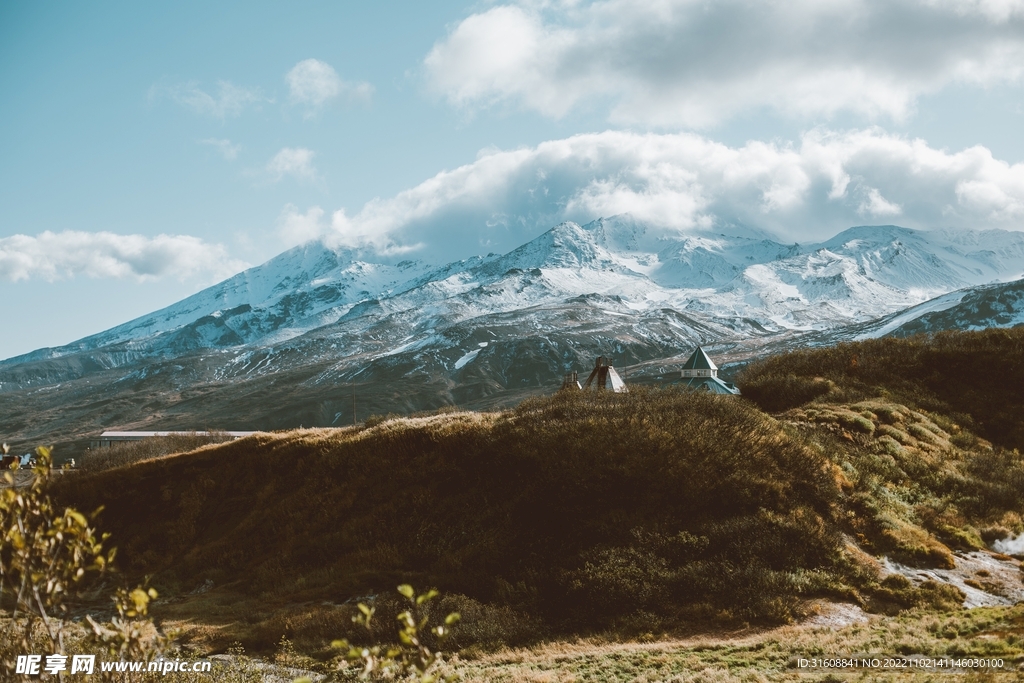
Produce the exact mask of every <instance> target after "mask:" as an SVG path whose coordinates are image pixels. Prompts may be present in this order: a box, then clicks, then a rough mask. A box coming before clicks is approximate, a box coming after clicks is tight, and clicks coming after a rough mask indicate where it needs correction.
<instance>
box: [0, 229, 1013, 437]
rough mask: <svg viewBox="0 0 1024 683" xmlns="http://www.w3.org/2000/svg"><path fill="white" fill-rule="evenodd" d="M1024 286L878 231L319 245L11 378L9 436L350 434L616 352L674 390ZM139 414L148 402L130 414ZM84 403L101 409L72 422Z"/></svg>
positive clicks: (1000, 265)
mask: <svg viewBox="0 0 1024 683" xmlns="http://www.w3.org/2000/svg"><path fill="white" fill-rule="evenodd" d="M1022 275H1024V235H1022V234H1021V233H1014V232H1006V231H996V230H993V231H980V232H960V233H948V232H924V231H916V230H909V229H906V228H900V227H896V226H865V227H856V228H851V229H849V230H846V231H844V232H842V233H840V234H839V235H836V236H835V237H833V238H832V239H829V240H827V241H825V242H822V243H820V244H807V245H800V244H783V243H781V242H778V241H775V240H772V239H769V238H767V237H766V236H765V235H763V234H757V233H754V232H752V231H747V232H744V231H741V230H736V231H733V232H732V233H729V234H726V233H714V232H700V233H689V234H675V233H666V232H665V231H659V230H654V229H651V228H649V227H648V226H645V225H643V224H641V223H638V222H637V221H635V220H633V219H631V218H630V217H614V218H609V219H599V220H596V221H594V222H592V223H589V224H587V225H583V226H580V225H577V224H575V223H562V224H560V225H557V226H555V227H553V228H551V229H550V230H548V231H546V232H545V233H544V234H542V235H540V236H538V237H537V238H535V239H534V240H531V241H530V242H528V243H526V244H524V245H522V246H520V247H519V248H517V249H515V250H513V251H511V252H509V253H507V254H503V255H496V254H489V255H487V256H481V257H476V258H472V259H466V260H463V261H458V262H453V263H448V264H442V265H436V264H426V263H423V262H420V261H412V260H404V261H398V262H395V261H391V260H387V259H382V258H379V257H376V256H374V255H373V254H372V253H368V252H359V251H353V250H334V249H330V248H328V247H326V246H324V245H323V244H321V243H317V242H314V243H309V244H306V245H303V246H300V247H296V248H295V249H291V250H289V251H287V252H285V253H283V254H281V255H279V256H277V257H275V258H274V259H271V260H270V261H268V262H267V263H265V264H263V265H261V266H258V267H255V268H252V269H250V270H247V271H245V272H243V273H239V274H238V275H236V276H234V277H232V278H229V279H228V280H226V281H224V282H222V283H220V284H218V285H216V286H214V287H211V288H209V289H206V290H204V291H202V292H199V293H197V294H195V295H193V296H191V297H188V298H187V299H184V300H182V301H180V302H178V303H177V304H174V305H172V306H169V307H167V308H165V309H162V310H159V311H156V312H154V313H152V314H150V315H147V316H143V317H141V318H138V319H136V320H133V321H130V322H127V323H125V324H123V325H120V326H118V327H115V328H113V329H111V330H107V331H106V332H102V333H100V334H97V335H93V336H90V337H87V338H85V339H82V340H79V341H77V342H75V343H72V344H69V345H67V346H64V347H60V348H55V349H42V350H39V351H35V352H33V353H31V354H27V355H25V356H21V357H18V358H12V359H8V360H6V361H2V362H0V403H4V405H2V406H0V408H3V410H0V416H2V417H0V431H3V432H5V436H6V434H8V433H15V434H20V433H22V432H24V430H25V429H29V428H28V427H27V426H26V425H28V424H30V423H31V420H30V418H29V417H28V415H27V414H25V415H23V416H22V418H18V419H16V418H14V417H12V416H13V415H15V414H18V413H20V412H24V411H26V410H36V411H37V412H38V411H42V412H43V413H45V410H46V406H51V407H52V406H57V405H61V406H62V408H61V413H60V419H61V420H63V421H67V420H71V421H72V422H73V423H74V425H75V426H74V427H71V426H68V427H67V429H64V428H62V431H65V432H69V433H70V432H73V433H83V432H84V431H87V429H96V428H99V427H109V426H126V425H129V424H135V425H143V424H151V425H152V424H161V425H169V426H180V425H181V423H185V426H189V425H191V426H193V427H195V426H196V424H200V423H197V422H196V420H197V417H196V416H197V415H201V416H203V418H204V419H203V420H202V421H201V424H200V426H211V424H212V423H211V422H210V421H209V416H211V415H215V416H220V417H219V418H218V419H220V420H221V421H223V420H226V419H227V418H228V417H231V416H235V418H234V421H233V422H230V424H229V423H225V424H223V425H222V426H224V427H235V428H240V426H241V425H240V420H241V421H243V422H245V425H248V426H252V427H256V428H269V427H281V426H290V425H292V424H293V423H295V424H298V423H302V424H337V423H338V420H339V416H340V415H342V414H343V412H344V411H338V410H336V409H335V408H337V406H336V405H334V404H335V403H337V401H338V400H340V399H337V398H336V397H334V395H335V394H337V387H339V386H342V385H344V386H347V387H349V388H350V389H351V388H353V387H361V388H362V389H361V391H362V392H364V393H367V392H368V393H369V394H371V395H372V397H373V398H366V399H365V401H366V407H367V409H371V408H372V409H373V410H376V411H378V412H388V411H391V410H395V409H400V410H415V409H421V408H424V407H432V406H433V407H436V406H438V405H442V404H444V403H459V404H463V405H465V404H471V405H477V406H486V405H496V404H499V403H502V402H505V403H508V402H512V401H514V400H517V399H518V398H521V397H522V396H523V395H525V394H523V392H526V393H527V394H528V393H529V392H531V391H533V392H535V391H538V390H541V389H542V388H544V387H549V386H550V385H552V384H554V385H556V386H557V383H558V381H559V378H560V375H561V373H563V372H565V371H567V370H570V369H574V368H575V369H577V370H587V369H589V364H592V363H593V356H596V355H597V354H598V353H601V354H605V355H611V356H613V357H614V358H616V363H617V364H618V365H619V366H620V367H621V366H623V365H635V364H642V365H643V368H644V370H643V371H644V372H647V373H648V374H651V373H653V375H657V374H659V373H662V372H671V367H672V362H674V361H673V359H674V358H675V357H676V356H678V355H680V354H685V353H688V352H689V351H690V350H691V348H692V345H693V344H697V343H701V344H707V343H712V342H717V343H719V344H722V345H723V348H725V347H727V346H729V345H730V344H731V345H742V346H744V348H747V349H753V348H756V347H757V346H758V345H762V344H765V343H771V342H776V341H778V340H780V339H792V338H795V335H798V334H804V335H810V337H815V338H821V339H823V338H825V337H827V336H828V335H832V334H835V335H839V336H840V337H841V338H851V337H850V335H854V334H876V333H877V334H887V333H891V332H892V331H894V330H897V329H900V330H902V329H912V328H908V327H906V325H909V324H911V321H912V320H916V321H918V322H917V323H914V324H917V325H919V326H924V327H921V329H929V328H928V327H927V325H926V322H927V321H928V320H931V318H928V317H927V315H925V314H926V313H928V312H929V311H930V312H931V313H937V312H939V309H940V308H942V307H944V306H945V307H946V308H944V309H943V310H946V311H949V310H952V307H954V306H959V305H963V304H965V302H968V300H970V295H968V294H962V293H961V292H960V291H959V290H961V289H963V288H965V287H977V286H980V285H988V284H990V283H999V282H1006V281H1009V280H1016V279H1019V278H1021V277H1022ZM978 291H979V292H980V291H982V290H978ZM984 291H990V290H984ZM1007 291H1009V290H1007ZM935 297H940V299H935ZM942 297H952V298H948V299H947V298H942ZM956 297H960V298H959V299H957V298H956ZM933 300H934V301H933ZM925 302H930V303H925ZM948 302H953V303H951V304H949V306H946V304H947V303H948ZM919 305H923V306H926V307H927V306H932V308H931V309H928V308H919V309H912V308H911V307H914V306H919ZM908 309H909V310H908ZM914 310H919V311H923V313H921V315H917V314H916V313H913V312H912V311H914ZM901 315H903V316H911V317H908V318H905V319H904V318H900V317H899V316H901ZM886 316H889V317H886ZM1014 320H1016V318H1014ZM944 324H945V323H944ZM965 324H966V323H965ZM851 325H853V326H854V327H850V326H851ZM858 325H861V326H863V329H861V328H858V327H856V326H858ZM872 326H875V327H872ZM857 329H860V331H859V332H855V330H857ZM871 330H874V332H872V331H871ZM840 337H837V338H840ZM140 392H141V393H140ZM135 395H139V396H143V395H144V396H145V397H146V398H145V400H141V401H140V400H135V399H133V400H127V399H126V398H125V397H127V396H135ZM257 396H258V397H259V401H258V403H259V405H257V406H254V405H253V401H256V400H257V398H256V397H257ZM28 397H34V398H31V399H29V398H28ZM246 397H248V398H246ZM332 397H333V398H332ZM76 402H77V403H81V404H82V405H83V406H87V405H91V406H93V408H82V412H81V415H79V416H78V417H74V418H73V419H72V418H71V417H68V416H69V415H71V414H72V413H74V412H75V411H74V410H69V408H68V406H69V405H70V404H77V403H76ZM111 406H120V407H118V408H116V409H114V408H111ZM217 406H220V407H217ZM302 406H306V407H302ZM345 414H348V413H345ZM239 415H244V419H243V418H240V417H238V416H239ZM19 419H20V420H21V421H20V422H19V421H18V420H19ZM15 426H17V427H16V428H15ZM29 432H31V430H29ZM29 432H25V433H29Z"/></svg>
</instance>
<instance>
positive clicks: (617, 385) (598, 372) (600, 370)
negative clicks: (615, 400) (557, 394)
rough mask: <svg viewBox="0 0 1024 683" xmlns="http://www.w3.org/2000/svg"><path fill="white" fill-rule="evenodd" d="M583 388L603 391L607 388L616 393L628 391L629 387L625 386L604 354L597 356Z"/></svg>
mask: <svg viewBox="0 0 1024 683" xmlns="http://www.w3.org/2000/svg"><path fill="white" fill-rule="evenodd" d="M583 388H584V389H592V390H594V391H604V390H606V389H607V390H610V391H614V392H615V393H616V394H625V393H627V392H629V389H627V388H626V383H625V382H623V381H622V378H621V377H619V373H617V372H615V368H614V367H612V364H611V362H610V361H609V360H608V359H607V358H605V357H604V356H598V358H597V362H596V363H595V364H594V369H593V370H592V371H591V373H590V377H588V378H587V383H586V384H584V385H583Z"/></svg>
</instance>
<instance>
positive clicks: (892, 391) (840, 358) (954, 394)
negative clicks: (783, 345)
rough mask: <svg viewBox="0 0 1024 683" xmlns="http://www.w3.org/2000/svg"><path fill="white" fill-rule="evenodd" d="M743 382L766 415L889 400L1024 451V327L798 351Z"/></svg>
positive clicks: (751, 372)
mask: <svg viewBox="0 0 1024 683" xmlns="http://www.w3.org/2000/svg"><path fill="white" fill-rule="evenodd" d="M739 384H740V387H741V389H742V390H743V395H744V396H745V397H746V398H748V399H750V400H752V401H754V402H755V403H757V404H758V406H760V407H761V408H762V409H764V410H766V411H768V412H781V411H784V410H788V409H790V408H795V407H797V406H800V405H802V404H804V403H808V402H810V401H817V402H833V403H835V402H840V403H843V402H855V401H859V400H863V399H868V398H875V397H879V396H884V397H890V398H892V399H893V400H894V401H896V402H898V403H905V404H907V405H910V406H914V407H916V408H919V409H920V408H923V409H925V410H930V411H934V412H937V413H941V414H944V415H946V416H948V417H949V418H950V419H952V420H954V421H955V422H956V423H958V424H959V425H960V426H962V427H966V428H968V429H970V430H971V431H973V432H974V433H976V434H978V435H979V436H981V437H983V438H985V439H988V440H990V441H992V442H993V443H994V444H996V445H997V446H1004V447H1006V448H1017V449H1024V418H1022V415H1024V326H1022V327H1016V328H1011V329H991V330H984V331H981V332H942V333H939V334H936V335H934V336H930V337H925V336H920V337H910V338H905V339H895V338H883V339H870V340H866V341H861V342H853V343H846V344H839V345H837V346H832V347H828V348H821V349H806V350H801V351H794V352H792V353H785V354H780V355H777V356H772V357H770V358H766V359H764V360H762V361H760V362H757V363H754V364H752V365H750V366H748V367H747V368H746V370H745V371H744V373H743V376H742V378H741V379H740V381H739Z"/></svg>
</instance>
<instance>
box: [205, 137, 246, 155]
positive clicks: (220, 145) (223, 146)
mask: <svg viewBox="0 0 1024 683" xmlns="http://www.w3.org/2000/svg"><path fill="white" fill-rule="evenodd" d="M199 142H201V143H202V144H204V145H211V146H212V147H216V148H217V151H218V152H220V155H221V156H222V157H224V158H225V159H226V160H227V161H234V160H235V159H237V158H238V153H239V152H240V151H242V146H241V145H235V144H232V143H231V140H220V139H217V138H207V139H205V140H200V141H199Z"/></svg>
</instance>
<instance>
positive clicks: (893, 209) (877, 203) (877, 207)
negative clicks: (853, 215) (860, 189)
mask: <svg viewBox="0 0 1024 683" xmlns="http://www.w3.org/2000/svg"><path fill="white" fill-rule="evenodd" d="M857 213H859V214H862V215H864V214H867V215H870V216H876V217H882V216H899V215H900V214H901V213H903V208H902V207H901V206H900V205H899V204H893V203H892V202H890V201H888V200H887V199H886V198H885V197H883V196H882V193H881V192H879V191H878V190H877V189H875V188H873V187H872V188H869V189H868V194H867V196H866V197H865V198H864V200H863V201H862V202H861V203H860V206H859V207H857Z"/></svg>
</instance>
